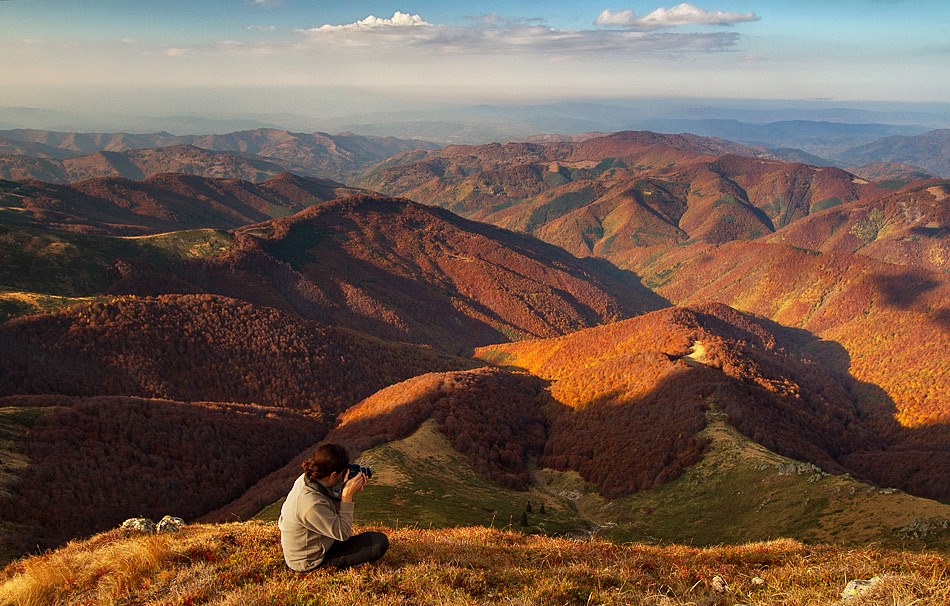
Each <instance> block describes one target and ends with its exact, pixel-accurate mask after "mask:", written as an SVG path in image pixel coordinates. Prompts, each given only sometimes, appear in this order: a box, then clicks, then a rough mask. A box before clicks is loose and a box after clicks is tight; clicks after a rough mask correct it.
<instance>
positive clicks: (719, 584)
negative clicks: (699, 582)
mask: <svg viewBox="0 0 950 606" xmlns="http://www.w3.org/2000/svg"><path fill="white" fill-rule="evenodd" d="M712 588H713V591H715V592H716V593H726V592H727V591H729V585H727V584H726V581H724V580H723V578H722V577H721V576H719V575H716V576H714V577H713V578H712Z"/></svg>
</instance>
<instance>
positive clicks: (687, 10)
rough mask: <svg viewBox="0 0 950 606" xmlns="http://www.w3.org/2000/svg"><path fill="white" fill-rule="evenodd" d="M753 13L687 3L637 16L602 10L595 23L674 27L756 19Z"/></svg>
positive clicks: (625, 12) (730, 23)
mask: <svg viewBox="0 0 950 606" xmlns="http://www.w3.org/2000/svg"><path fill="white" fill-rule="evenodd" d="M758 20H759V16H758V15H756V14H755V13H731V12H726V11H707V10H704V9H701V8H699V7H698V6H694V5H692V4H688V3H686V2H684V3H682V4H678V5H676V6H674V7H672V8H658V9H656V10H655V11H653V12H652V13H649V14H647V15H644V16H643V17H637V16H636V14H635V13H634V12H633V11H632V10H630V9H626V10H622V11H616V12H614V11H611V10H604V11H603V12H602V13H600V15H598V16H597V19H595V20H594V24H595V25H603V26H621V27H675V26H678V25H734V24H736V23H744V22H747V21H758Z"/></svg>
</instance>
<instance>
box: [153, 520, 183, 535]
mask: <svg viewBox="0 0 950 606" xmlns="http://www.w3.org/2000/svg"><path fill="white" fill-rule="evenodd" d="M183 526H185V521H184V520H182V519H181V518H173V517H172V516H165V517H164V518H162V520H161V521H160V522H159V523H158V525H157V526H156V532H178V531H179V530H181V529H182V527H183Z"/></svg>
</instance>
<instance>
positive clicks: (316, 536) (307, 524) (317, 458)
mask: <svg viewBox="0 0 950 606" xmlns="http://www.w3.org/2000/svg"><path fill="white" fill-rule="evenodd" d="M302 467H303V470H304V473H303V474H302V475H301V476H300V477H299V478H297V481H296V482H294V486H293V488H291V489H290V494H288V495H287V500H286V501H284V504H283V506H282V507H281V509H280V519H279V520H278V521H277V526H278V527H279V528H280V545H281V547H282V548H283V550H284V561H285V562H287V566H289V567H290V568H291V569H292V570H296V571H297V572H309V571H311V570H314V569H315V568H318V567H320V566H328V565H329V566H334V567H336V568H347V567H350V566H356V565H358V564H363V563H365V562H375V561H376V560H378V559H379V558H381V557H383V554H384V553H386V549H388V548H389V540H388V539H387V538H386V535H384V534H382V533H380V532H363V533H360V534H358V535H355V536H351V535H352V533H353V528H352V527H353V495H355V494H356V493H357V492H360V491H361V490H363V487H364V486H366V482H367V481H368V477H367V475H366V473H363V471H364V470H365V471H366V472H367V473H370V474H372V470H369V469H365V468H359V469H360V470H361V471H359V472H358V473H355V474H352V472H351V466H350V457H349V455H348V454H347V452H346V449H345V448H343V447H342V446H340V445H339V444H323V445H321V446H319V447H318V448H317V450H316V451H315V452H314V453H313V455H312V456H311V457H310V458H309V459H307V460H306V461H304V463H303V465H302ZM353 467H358V466H353ZM351 475H352V477H351ZM341 484H342V487H343V488H342V491H341V492H340V493H339V496H337V494H336V491H334V490H333V489H334V488H337V487H338V486H340V485H341Z"/></svg>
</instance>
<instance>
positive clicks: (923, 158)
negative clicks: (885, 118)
mask: <svg viewBox="0 0 950 606" xmlns="http://www.w3.org/2000/svg"><path fill="white" fill-rule="evenodd" d="M836 157H837V158H838V159H840V160H841V161H842V162H845V163H847V164H849V165H852V166H856V165H860V164H866V163H868V162H901V163H904V164H910V165H913V166H919V167H920V168H922V169H924V170H925V171H927V172H929V173H931V174H933V175H936V176H938V177H944V178H948V177H950V129H946V128H944V129H940V130H932V131H929V132H926V133H922V134H919V135H914V136H902V135H895V136H892V137H886V138H884V139H881V140H879V141H874V142H871V143H867V144H865V145H860V146H856V147H852V148H850V149H847V150H843V151H841V152H840V153H839V154H838V155H837V156H836Z"/></svg>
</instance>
